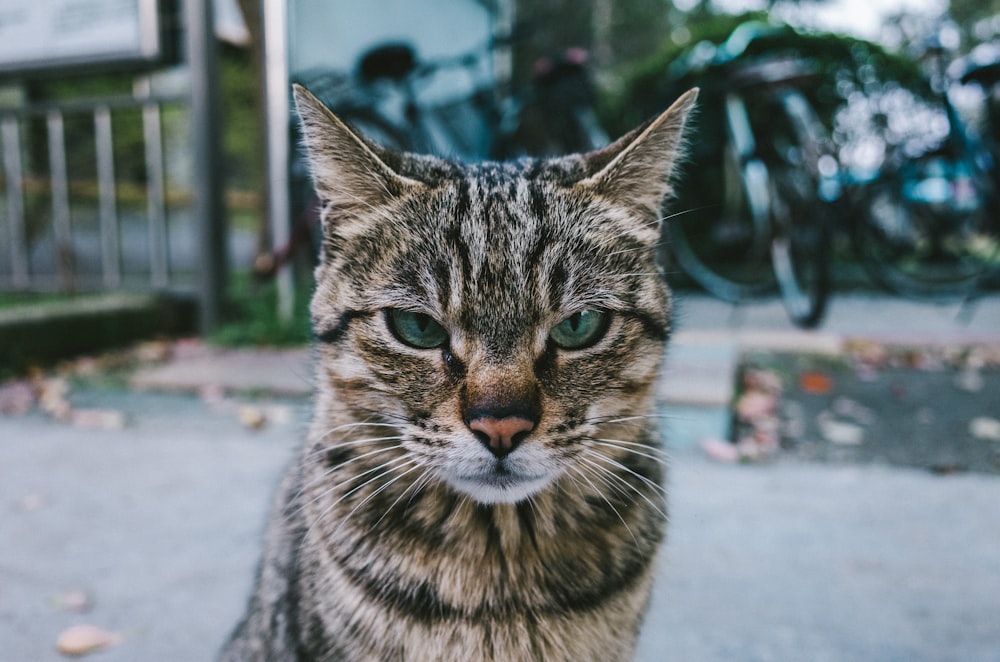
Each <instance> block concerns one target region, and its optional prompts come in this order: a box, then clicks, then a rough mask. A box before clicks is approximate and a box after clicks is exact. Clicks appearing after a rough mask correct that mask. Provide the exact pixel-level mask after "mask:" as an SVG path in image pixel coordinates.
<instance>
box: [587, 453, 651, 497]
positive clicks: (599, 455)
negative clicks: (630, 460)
mask: <svg viewBox="0 0 1000 662" xmlns="http://www.w3.org/2000/svg"><path fill="white" fill-rule="evenodd" d="M581 452H582V453H585V454H587V455H590V456H591V457H596V458H598V459H600V460H604V461H605V462H607V463H609V464H612V465H614V466H615V467H618V468H619V469H622V470H624V471H627V472H628V473H630V474H631V475H633V476H635V477H636V478H638V479H639V480H641V481H642V482H643V483H645V484H646V485H647V486H649V487H651V488H652V489H654V490H656V491H657V492H658V493H660V494H663V495H666V490H664V489H663V488H662V487H661V486H659V485H657V484H656V483H655V482H653V481H651V480H650V479H648V478H646V477H645V476H643V475H642V474H640V473H637V472H636V471H635V470H633V469H631V468H629V467H627V466H625V465H624V464H622V463H621V462H619V461H617V460H615V459H614V458H610V457H608V456H607V455H604V454H603V453H598V452H597V451H595V450H593V449H591V448H584V449H583V450H582V451H581Z"/></svg>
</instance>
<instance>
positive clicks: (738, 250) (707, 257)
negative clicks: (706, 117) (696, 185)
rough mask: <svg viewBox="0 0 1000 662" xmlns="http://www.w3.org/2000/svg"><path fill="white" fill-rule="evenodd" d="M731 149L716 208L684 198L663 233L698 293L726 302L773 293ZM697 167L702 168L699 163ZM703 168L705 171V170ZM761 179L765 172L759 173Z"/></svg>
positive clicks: (764, 248) (765, 252)
mask: <svg viewBox="0 0 1000 662" xmlns="http://www.w3.org/2000/svg"><path fill="white" fill-rule="evenodd" d="M738 161H739V158H738V156H737V155H736V154H734V153H733V152H732V150H731V149H726V150H725V153H724V155H723V161H722V164H721V170H722V176H721V177H720V178H719V179H720V180H721V182H722V186H721V187H718V186H717V187H716V189H719V188H721V189H722V195H721V199H722V200H723V203H722V209H721V213H720V209H719V207H717V206H707V207H704V206H701V207H699V206H696V202H695V201H690V200H684V199H682V202H683V203H685V204H684V205H683V206H682V207H681V211H680V212H678V213H675V214H673V215H671V216H669V217H668V218H667V219H666V221H665V223H664V229H665V234H666V239H667V242H668V244H669V249H670V253H671V254H672V255H673V257H674V258H675V260H676V261H677V264H678V265H679V266H680V268H681V269H682V270H683V271H684V273H685V274H687V275H688V276H689V277H690V278H691V279H692V280H694V281H695V283H697V284H698V285H699V286H700V287H701V288H702V289H704V290H705V291H707V292H708V293H709V294H711V295H713V296H714V297H716V298H718V299H721V300H722V301H726V302H728V303H733V304H736V303H740V302H742V301H746V300H748V299H755V298H759V297H762V296H765V295H769V294H772V293H774V291H775V289H776V287H777V284H776V283H775V279H774V270H773V269H772V267H771V262H770V260H771V258H770V253H769V249H770V246H769V238H768V237H766V236H763V235H764V229H763V228H760V227H758V226H757V223H755V221H754V219H753V214H752V212H751V211H750V208H749V203H748V201H747V196H746V192H745V190H746V186H747V183H746V182H745V179H746V173H745V172H743V170H744V169H745V168H744V167H743V166H740V165H739V163H738ZM699 165H700V166H703V165H704V164H699ZM706 170H708V169H706ZM759 174H763V175H764V176H765V177H766V171H764V172H763V173H759Z"/></svg>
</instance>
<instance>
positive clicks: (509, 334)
mask: <svg viewBox="0 0 1000 662" xmlns="http://www.w3.org/2000/svg"><path fill="white" fill-rule="evenodd" d="M696 96H697V90H692V91H691V92H689V93H687V94H686V95H685V96H683V97H682V98H680V99H679V100H678V101H677V102H676V103H675V104H674V105H673V106H672V107H671V108H670V109H669V110H668V111H667V112H665V113H664V114H663V115H661V116H660V117H658V118H656V119H655V120H653V121H651V122H649V123H647V124H645V125H644V126H642V127H640V128H638V129H636V130H634V131H632V132H631V133H629V134H628V135H626V136H624V137H623V138H621V139H619V140H618V141H616V142H614V143H613V144H611V145H610V146H608V147H606V148H604V149H602V150H599V151H595V152H592V153H588V154H583V155H570V156H566V157H560V158H553V159H522V160H520V161H517V162H510V163H493V162H486V163H481V164H472V165H463V164H459V163H454V162H450V161H446V160H442V159H439V158H435V157H430V156H422V155H414V154H404V153H397V152H393V151H389V150H387V149H385V148H383V147H380V146H379V145H376V144H374V143H372V142H370V141H368V140H366V139H365V138H363V137H362V136H360V135H358V134H356V133H354V132H353V131H352V130H351V129H350V128H348V127H347V126H346V125H345V124H344V123H342V122H341V121H340V120H339V119H338V118H337V117H336V116H334V114H333V113H331V112H330V111H329V110H328V109H327V108H326V107H324V106H323V105H322V104H321V103H320V102H319V101H318V100H317V99H316V98H315V97H313V96H312V95H311V94H310V93H309V92H308V91H306V90H305V89H303V88H301V87H297V88H296V89H295V99H296V105H297V110H298V115H299V118H300V120H301V123H302V128H303V134H304V140H305V144H306V147H307V149H308V152H309V155H310V162H311V167H312V174H313V180H314V184H315V186H316V189H317V193H318V194H319V196H320V198H321V199H322V200H323V201H324V207H323V210H322V223H323V242H322V248H321V253H322V255H321V258H320V264H319V266H318V267H317V269H316V281H317V285H316V290H315V294H314V296H313V299H312V302H311V316H312V322H313V325H314V332H315V336H316V339H317V342H316V344H317V350H316V351H317V370H316V384H317V395H316V398H315V411H314V419H313V422H312V424H311V427H310V430H309V432H308V435H307V438H306V443H305V444H304V446H303V449H302V451H301V454H300V456H299V457H298V458H297V460H296V461H295V462H294V463H293V464H292V466H291V468H290V470H289V471H288V472H287V474H286V476H285V478H284V480H283V482H282V483H281V486H280V488H279V493H278V497H277V501H276V504H275V507H274V512H273V514H272V516H271V518H270V520H269V524H268V529H267V532H266V536H265V548H264V555H263V560H262V562H261V565H260V568H259V569H258V574H257V578H256V585H255V588H254V591H253V594H252V597H251V599H250V604H249V607H248V610H247V613H246V615H245V617H244V620H243V621H242V622H241V623H240V624H239V625H238V626H237V628H236V630H235V631H234V633H233V635H232V637H231V639H230V640H229V642H228V643H227V645H226V647H225V648H224V650H223V653H222V657H221V659H222V660H224V661H226V662H235V661H239V662H250V661H254V660H271V661H292V660H347V661H352V662H353V661H356V660H371V661H379V662H386V661H393V660H398V661H400V662H402V661H406V662H409V661H412V660H435V661H436V660H456V661H459V660H460V661H461V662H467V661H469V660H503V661H505V662H516V661H519V660H545V661H547V662H548V661H557V660H567V661H568V660H572V661H574V662H580V661H591V660H593V661H601V662H604V661H608V660H627V659H630V658H631V656H632V652H633V649H634V646H635V640H636V637H637V633H638V631H639V627H640V624H641V621H642V619H643V616H644V612H645V610H646V606H647V602H648V599H649V594H650V587H651V583H652V580H653V572H654V561H655V559H656V556H657V550H658V547H659V545H660V543H661V541H662V539H663V537H664V529H665V525H666V515H665V512H666V505H665V494H664V490H663V487H662V485H663V480H664V467H663V464H664V462H663V451H662V450H660V448H659V444H660V441H659V440H660V433H659V431H658V429H657V426H656V422H655V420H656V418H655V411H654V408H655V404H654V390H655V382H656V380H657V377H658V373H659V369H660V364H661V359H662V355H663V352H664V348H665V345H666V340H667V337H668V335H669V331H670V323H671V315H670V312H671V307H670V295H669V289H668V287H667V285H666V283H665V280H664V277H663V273H662V268H661V267H660V266H659V263H658V260H657V253H658V250H657V245H658V243H659V240H660V236H661V235H660V229H659V226H660V224H661V222H662V221H661V207H662V204H663V201H664V199H665V198H666V197H668V196H669V195H670V194H671V192H672V181H673V174H674V171H675V170H676V168H677V165H678V163H679V161H680V160H681V158H682V154H683V133H684V127H685V123H686V121H687V119H688V117H689V115H690V114H691V111H692V108H693V106H694V104H695V99H696Z"/></svg>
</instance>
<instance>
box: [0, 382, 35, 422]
mask: <svg viewBox="0 0 1000 662" xmlns="http://www.w3.org/2000/svg"><path fill="white" fill-rule="evenodd" d="M34 406H35V389H33V388H32V387H31V382H29V381H27V380H15V381H10V382H7V383H5V384H0V414H4V415H6V416H23V415H24V414H27V413H28V412H29V411H31V408H32V407H34Z"/></svg>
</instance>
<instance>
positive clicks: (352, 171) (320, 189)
mask: <svg viewBox="0 0 1000 662" xmlns="http://www.w3.org/2000/svg"><path fill="white" fill-rule="evenodd" d="M294 92H295V107H296V110H297V112H298V115H299V120H300V122H301V126H302V135H303V141H304V143H305V146H306V150H307V151H308V153H309V165H310V170H311V172H312V177H313V184H314V185H315V187H316V192H317V193H318V194H319V196H320V197H321V198H323V199H324V200H328V201H331V202H334V203H336V204H337V205H339V206H341V207H348V208H350V207H356V206H367V207H370V206H378V205H381V204H385V203H387V202H389V201H390V200H392V199H393V198H398V197H401V196H403V195H405V194H407V193H412V192H415V191H419V190H420V189H422V188H424V185H423V184H422V183H420V182H418V181H416V180H413V179H410V178H409V177H405V176H403V175H401V174H399V173H398V172H396V171H395V170H394V169H393V168H392V167H390V166H389V165H388V164H387V161H391V159H389V158H388V155H387V154H386V152H385V150H384V149H383V148H381V147H379V146H378V145H375V144H374V143H370V142H368V141H366V140H365V139H363V138H361V137H360V136H358V135H357V134H356V133H354V131H352V130H351V129H350V128H348V126H347V125H346V124H344V123H343V122H342V121H341V120H340V118H338V117H337V116H336V115H334V114H333V113H332V112H330V110H329V109H328V108H327V107H326V106H325V105H323V102H321V101H320V100H319V99H317V98H316V97H315V96H313V95H312V93H311V92H309V91H308V90H307V89H305V88H304V87H302V86H301V85H295V86H294Z"/></svg>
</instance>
